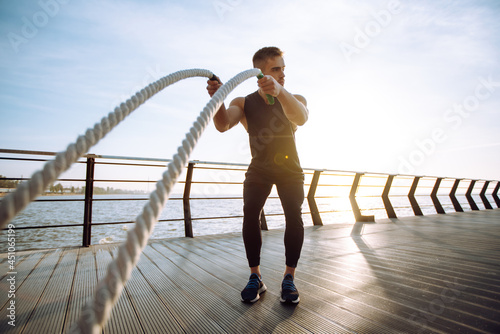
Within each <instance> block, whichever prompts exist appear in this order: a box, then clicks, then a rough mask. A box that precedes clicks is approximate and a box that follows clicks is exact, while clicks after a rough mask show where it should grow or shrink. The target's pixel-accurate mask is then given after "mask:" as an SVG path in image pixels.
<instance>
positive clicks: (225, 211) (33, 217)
mask: <svg viewBox="0 0 500 334" xmlns="http://www.w3.org/2000/svg"><path fill="white" fill-rule="evenodd" d="M178 197H179V196H178V195H177V196H176V195H172V198H171V199H170V200H169V201H168V202H167V205H166V207H165V208H164V210H163V211H162V214H161V216H160V219H179V221H173V222H159V223H158V224H157V225H156V226H155V229H154V232H153V235H152V236H151V239H159V238H172V237H181V236H184V222H183V220H182V219H183V208H182V200H178V199H177V200H176V199H174V198H178ZM119 198H137V200H129V201H95V202H94V203H93V216H92V222H93V223H105V222H126V221H134V220H135V217H136V216H137V215H138V214H139V213H141V211H142V208H143V207H144V205H145V204H146V202H147V201H145V200H139V199H140V198H147V196H146V195H101V196H95V199H119ZM40 199H41V200H44V201H43V202H33V203H31V204H30V205H29V206H28V207H27V208H26V209H24V210H23V211H22V212H21V213H20V214H18V215H17V216H16V218H15V219H14V220H13V221H12V224H14V226H15V227H17V228H19V227H24V226H48V225H66V224H81V223H82V222H83V206H84V204H83V202H81V201H80V202H52V201H47V200H53V199H83V196H59V197H56V196H44V197H40ZM459 200H460V201H461V203H462V207H463V208H464V210H466V211H468V210H470V207H469V205H468V204H467V201H466V199H465V198H459ZM391 201H392V204H393V206H394V207H395V211H396V214H397V215H398V216H399V217H402V216H412V215H413V211H412V210H411V208H410V207H409V205H410V204H409V201H408V199H407V198H404V197H396V198H391ZM418 201H419V204H420V206H421V209H422V211H423V212H424V215H426V214H434V213H436V211H435V209H434V208H433V206H432V201H431V200H430V198H428V197H427V196H426V197H421V198H418ZM440 201H441V204H442V205H443V207H444V209H445V210H446V212H454V209H453V206H452V205H451V201H450V200H449V197H446V196H443V197H442V198H440ZM475 201H476V203H477V204H478V206H479V207H480V208H484V207H482V204H480V203H482V202H481V200H480V199H479V198H477V199H476V198H475ZM317 204H318V207H319V210H320V211H329V212H328V213H322V214H321V217H322V220H323V223H324V224H340V223H353V222H354V216H353V214H352V212H351V211H350V204H349V200H348V199H347V198H344V199H317ZM358 204H359V206H360V207H361V208H370V209H371V210H367V211H363V214H365V215H375V217H376V218H378V219H380V218H386V217H387V215H386V213H385V210H384V209H383V203H382V200H381V198H378V197H374V198H359V199H358ZM400 207H406V208H400ZM264 210H265V212H266V214H267V216H266V220H267V224H268V227H269V228H270V229H276V228H282V227H283V226H284V218H283V216H272V214H276V213H282V209H281V204H280V202H279V200H278V199H272V198H270V199H268V201H267V203H266V206H265V207H264ZM242 211H243V210H242V200H241V199H228V200H213V199H207V200H191V214H192V217H193V218H194V219H195V218H197V217H235V216H241V215H242V214H243V212H242ZM303 212H309V208H308V205H307V201H304V206H303ZM303 219H304V223H305V225H312V220H311V216H310V214H304V215H303ZM241 221H242V219H241V218H218V219H207V220H205V219H203V220H194V221H193V232H194V235H195V236H197V235H208V234H220V233H230V232H240V231H241ZM132 227H133V225H132V224H126V223H120V224H117V225H107V226H93V227H92V244H99V243H116V242H122V241H124V240H125V238H126V233H127V230H128V229H130V228H132ZM0 233H1V234H0V237H1V238H2V239H5V240H6V238H7V234H6V233H5V231H2V232H0ZM81 243H82V227H60V228H41V229H32V230H17V231H16V250H18V251H20V250H27V249H40V248H58V247H63V246H81ZM0 245H2V246H1V249H0V252H2V253H4V252H6V242H3V241H2V242H1V243H0Z"/></svg>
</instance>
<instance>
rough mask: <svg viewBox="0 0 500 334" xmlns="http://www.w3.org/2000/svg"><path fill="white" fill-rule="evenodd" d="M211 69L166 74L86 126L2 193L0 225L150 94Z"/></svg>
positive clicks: (10, 218) (202, 75)
mask: <svg viewBox="0 0 500 334" xmlns="http://www.w3.org/2000/svg"><path fill="white" fill-rule="evenodd" d="M212 76H213V73H212V72H210V71H208V70H203V69H190V70H183V71H178V72H175V73H172V74H170V75H167V76H165V77H163V78H161V79H159V80H157V81H155V82H153V83H151V84H150V85H148V86H146V87H145V88H143V89H142V90H141V91H139V92H137V93H136V94H135V95H133V96H132V97H131V98H129V99H128V100H127V101H125V102H123V103H122V104H120V105H119V106H118V107H116V108H115V110H114V111H113V112H110V113H109V115H108V116H107V117H103V118H102V120H101V122H100V123H96V124H95V126H94V128H93V129H90V128H89V129H87V131H86V132H85V135H82V136H79V137H78V139H77V140H76V143H73V144H70V145H69V146H68V148H67V149H66V151H65V152H60V153H58V154H57V155H56V157H55V158H54V160H51V161H49V162H47V163H46V164H45V165H44V167H43V169H42V170H40V171H37V172H35V173H34V174H33V176H32V177H31V179H30V180H29V181H28V182H23V183H21V184H20V185H19V186H18V188H17V189H16V191H15V192H13V193H11V194H9V195H8V196H5V197H4V198H3V200H2V201H1V202H0V229H3V228H4V227H5V226H6V225H7V224H8V223H9V221H11V220H12V218H14V217H15V216H16V215H17V214H18V213H19V212H20V211H21V210H23V209H24V208H25V207H26V206H27V205H28V204H29V203H30V202H32V201H33V200H35V198H36V197H37V196H38V195H40V194H41V193H42V192H43V191H44V190H45V189H46V188H47V187H48V186H49V185H50V184H52V183H53V182H54V181H55V180H56V179H57V178H58V177H59V175H61V173H63V172H64V171H66V170H67V169H68V168H69V167H70V166H71V165H72V164H73V163H75V162H76V161H77V160H78V158H80V157H81V156H82V155H84V154H85V153H87V152H88V150H89V149H90V148H91V147H92V146H94V145H96V144H97V143H98V142H99V140H101V139H102V138H103V137H104V136H105V135H107V134H108V133H109V132H110V131H111V130H112V129H113V128H114V127H115V126H116V125H118V123H120V122H121V121H122V120H123V119H125V117H127V116H128V115H129V114H130V113H131V112H132V111H134V110H135V109H137V108H138V107H139V106H140V105H141V104H143V103H144V102H145V101H147V100H148V99H149V98H150V97H152V96H153V95H155V94H156V93H158V92H159V91H161V90H162V89H164V88H165V87H167V86H170V85H171V84H173V83H176V82H177V81H180V80H182V79H186V78H191V77H207V78H211V77H212Z"/></svg>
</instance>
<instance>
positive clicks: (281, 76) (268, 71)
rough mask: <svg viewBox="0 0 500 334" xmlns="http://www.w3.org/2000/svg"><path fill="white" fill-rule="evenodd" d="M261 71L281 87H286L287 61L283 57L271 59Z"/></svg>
mask: <svg viewBox="0 0 500 334" xmlns="http://www.w3.org/2000/svg"><path fill="white" fill-rule="evenodd" d="M261 70H262V73H263V74H264V75H270V76H272V77H273V78H274V79H275V80H276V81H278V83H279V84H280V85H282V86H284V85H285V60H284V59H283V57H279V56H277V57H274V58H269V59H268V60H267V61H266V64H265V65H264V68H262V69H261Z"/></svg>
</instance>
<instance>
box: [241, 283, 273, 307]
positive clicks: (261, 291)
mask: <svg viewBox="0 0 500 334" xmlns="http://www.w3.org/2000/svg"><path fill="white" fill-rule="evenodd" d="M266 290H267V287H266V285H265V284H262V286H261V287H260V289H259V291H257V297H255V298H254V299H252V300H248V299H243V298H241V301H242V302H244V303H255V302H256V301H257V300H259V299H260V295H261V294H262V293H264V292H266Z"/></svg>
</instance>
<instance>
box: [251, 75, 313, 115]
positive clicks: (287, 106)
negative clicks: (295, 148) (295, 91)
mask: <svg viewBox="0 0 500 334" xmlns="http://www.w3.org/2000/svg"><path fill="white" fill-rule="evenodd" d="M258 83H259V87H260V88H262V91H263V92H264V93H266V94H269V95H272V96H274V97H277V98H278V100H279V101H280V103H281V106H282V107H283V112H284V113H285V115H286V117H287V118H288V120H289V121H290V122H292V123H294V124H296V125H304V124H305V123H306V122H307V119H308V118H309V110H307V101H306V99H305V98H304V97H303V96H301V95H292V94H290V93H289V92H288V91H287V90H286V89H285V88H284V87H283V86H282V85H280V84H279V83H278V82H277V81H276V80H275V79H274V78H273V77H272V76H270V75H266V76H265V77H264V78H262V79H260V80H259V81H258Z"/></svg>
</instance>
